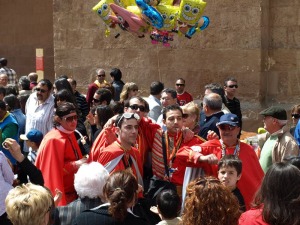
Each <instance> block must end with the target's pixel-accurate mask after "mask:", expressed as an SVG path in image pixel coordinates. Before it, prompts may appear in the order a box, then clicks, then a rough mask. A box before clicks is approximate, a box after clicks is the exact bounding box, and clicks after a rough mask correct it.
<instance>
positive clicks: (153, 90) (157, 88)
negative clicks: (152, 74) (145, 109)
mask: <svg viewBox="0 0 300 225" xmlns="http://www.w3.org/2000/svg"><path fill="white" fill-rule="evenodd" d="M162 90H164V84H163V83H162V82H160V81H153V82H152V83H151V84H150V94H151V95H158V94H160V93H161V92H162Z"/></svg>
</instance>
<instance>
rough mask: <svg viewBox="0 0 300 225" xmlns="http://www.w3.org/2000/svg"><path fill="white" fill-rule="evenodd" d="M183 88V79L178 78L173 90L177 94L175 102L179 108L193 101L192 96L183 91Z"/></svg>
mask: <svg viewBox="0 0 300 225" xmlns="http://www.w3.org/2000/svg"><path fill="white" fill-rule="evenodd" d="M184 88H185V80H184V79H183V78H178V79H177V80H176V83H175V89H176V92H177V101H178V103H179V105H180V106H183V105H185V104H187V103H189V102H191V101H193V97H192V95H191V94H190V93H188V92H187V91H185V90H184Z"/></svg>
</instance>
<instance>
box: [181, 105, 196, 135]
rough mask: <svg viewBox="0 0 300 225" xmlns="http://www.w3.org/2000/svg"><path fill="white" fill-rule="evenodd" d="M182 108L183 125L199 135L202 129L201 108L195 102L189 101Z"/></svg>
mask: <svg viewBox="0 0 300 225" xmlns="http://www.w3.org/2000/svg"><path fill="white" fill-rule="evenodd" d="M181 108H182V112H183V114H182V121H183V126H185V127H187V128H189V129H190V130H192V131H193V132H194V134H195V135H198V133H199V131H200V126H199V115H200V109H199V106H198V105H197V104H196V103H195V102H189V103H187V104H185V105H184V106H182V107H181Z"/></svg>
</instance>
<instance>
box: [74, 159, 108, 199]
mask: <svg viewBox="0 0 300 225" xmlns="http://www.w3.org/2000/svg"><path fill="white" fill-rule="evenodd" d="M108 176H109V173H108V171H107V170H106V169H105V168H104V167H103V166H102V165H101V164H100V163H98V162H91V163H89V164H83V165H82V166H80V168H79V170H78V171H77V173H76V174H75V179H74V187H75V190H76V192H77V194H78V196H79V197H80V198H84V197H88V198H98V197H100V198H101V197H103V186H104V184H105V183H106V180H107V178H108Z"/></svg>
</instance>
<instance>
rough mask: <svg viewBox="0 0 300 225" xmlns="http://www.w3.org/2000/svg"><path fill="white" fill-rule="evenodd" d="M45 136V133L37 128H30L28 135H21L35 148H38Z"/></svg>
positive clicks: (21, 137)
mask: <svg viewBox="0 0 300 225" xmlns="http://www.w3.org/2000/svg"><path fill="white" fill-rule="evenodd" d="M43 137H44V135H43V133H42V132H41V131H39V130H36V129H32V130H30V131H29V132H28V133H27V134H26V135H25V134H21V135H20V139H22V140H24V141H26V144H27V146H28V147H31V148H33V149H37V148H38V147H39V146H40V144H41V142H42V140H43Z"/></svg>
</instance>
